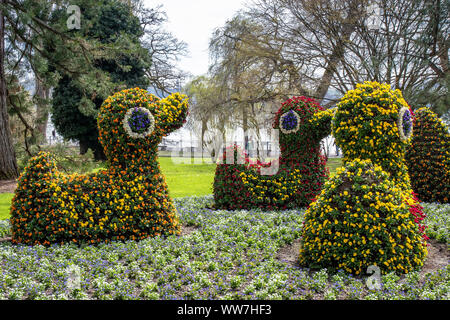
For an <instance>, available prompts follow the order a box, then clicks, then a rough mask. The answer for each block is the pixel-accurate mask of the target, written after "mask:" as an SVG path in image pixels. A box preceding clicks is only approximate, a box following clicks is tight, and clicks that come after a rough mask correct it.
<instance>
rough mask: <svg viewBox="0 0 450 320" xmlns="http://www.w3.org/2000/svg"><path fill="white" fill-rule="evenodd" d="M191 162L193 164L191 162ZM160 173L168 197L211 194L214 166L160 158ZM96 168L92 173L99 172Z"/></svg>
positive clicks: (2, 200) (6, 202)
mask: <svg viewBox="0 0 450 320" xmlns="http://www.w3.org/2000/svg"><path fill="white" fill-rule="evenodd" d="M192 161H193V162H192ZM159 163H160V166H161V171H162V172H163V173H164V175H165V176H166V181H167V184H168V186H169V192H170V195H171V196H172V197H173V198H180V197H186V196H204V195H207V194H212V183H213V180H214V171H215V168H216V165H215V164H211V163H208V162H204V163H201V160H200V159H194V160H191V159H190V158H170V157H160V158H159ZM340 166H341V159H339V158H330V159H329V160H328V163H327V167H328V168H329V169H330V174H331V176H333V175H334V174H335V172H336V168H337V167H340ZM100 169H101V168H97V169H95V170H94V171H97V170H100ZM12 197H13V194H12V193H2V194H0V220H2V219H7V218H9V208H10V203H11V199H12Z"/></svg>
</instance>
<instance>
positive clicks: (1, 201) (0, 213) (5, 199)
mask: <svg viewBox="0 0 450 320" xmlns="http://www.w3.org/2000/svg"><path fill="white" fill-rule="evenodd" d="M13 195H14V194H12V193H0V220H3V219H6V218H9V207H10V204H11V200H12V198H13Z"/></svg>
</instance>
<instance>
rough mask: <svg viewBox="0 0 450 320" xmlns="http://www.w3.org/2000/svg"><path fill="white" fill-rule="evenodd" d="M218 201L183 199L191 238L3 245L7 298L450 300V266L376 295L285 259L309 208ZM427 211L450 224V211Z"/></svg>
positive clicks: (358, 283)
mask: <svg viewBox="0 0 450 320" xmlns="http://www.w3.org/2000/svg"><path fill="white" fill-rule="evenodd" d="M212 204H213V200H212V197H201V198H200V197H191V198H182V199H175V206H176V208H177V210H178V214H179V216H180V220H181V222H182V224H183V225H184V226H190V227H196V229H194V230H195V231H193V232H192V233H190V234H188V235H185V236H182V237H178V236H170V237H167V238H163V237H155V238H148V239H145V240H142V241H126V242H112V243H109V244H104V243H102V244H99V245H95V246H94V245H89V246H84V247H80V246H76V245H73V244H65V245H62V246H59V245H57V246H51V247H44V246H39V245H38V246H33V247H32V246H25V245H13V244H11V243H0V269H1V270H2V273H1V274H0V299H174V298H175V299H183V298H186V299H208V298H211V299H448V298H449V289H450V287H449V280H450V268H449V266H448V262H447V265H446V266H443V267H440V268H438V269H433V270H432V272H431V273H430V274H428V275H426V273H423V272H412V273H410V274H408V275H407V276H397V275H395V274H392V273H390V274H387V275H384V276H382V278H381V280H382V288H381V290H369V289H368V288H367V286H366V277H362V278H359V277H354V276H351V275H349V274H346V273H345V272H343V271H338V272H336V273H332V272H330V271H326V270H321V271H318V272H312V271H310V270H308V269H306V268H299V267H298V266H297V265H292V264H290V263H286V262H285V261H282V260H280V259H279V258H278V256H279V252H280V250H281V249H282V248H285V247H286V246H287V245H289V244H292V243H293V242H294V241H295V239H297V238H298V237H299V236H300V231H301V230H300V228H299V226H301V223H302V221H303V212H304V210H300V211H299V210H288V211H271V212H262V211H260V210H258V209H253V210H251V211H234V212H231V211H223V210H218V211H213V210H211V209H208V207H211V205H212ZM424 207H425V210H427V214H428V216H429V217H433V214H432V213H431V212H430V211H433V212H435V214H436V215H437V216H439V218H433V219H434V220H436V221H437V220H439V219H440V220H439V221H440V222H439V223H441V222H442V221H446V223H447V225H448V221H449V215H448V209H449V206H442V205H437V204H433V205H430V206H427V205H426V204H424ZM445 210H447V211H445ZM427 219H428V218H427ZM434 220H433V221H434ZM428 223H429V224H430V225H432V224H433V223H432V222H430V221H428ZM0 228H1V227H0ZM430 228H432V227H430ZM446 232H447V233H448V232H449V231H448V228H447V231H446ZM297 253H298V250H295V255H297ZM70 266H72V268H77V267H78V268H79V269H80V274H81V278H80V285H81V286H80V289H79V290H78V289H72V290H68V288H67V281H68V280H69V274H68V273H67V272H66V268H69V267H70Z"/></svg>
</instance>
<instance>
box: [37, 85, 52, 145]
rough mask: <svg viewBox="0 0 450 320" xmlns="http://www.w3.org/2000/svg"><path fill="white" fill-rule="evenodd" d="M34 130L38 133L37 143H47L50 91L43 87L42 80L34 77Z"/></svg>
mask: <svg viewBox="0 0 450 320" xmlns="http://www.w3.org/2000/svg"><path fill="white" fill-rule="evenodd" d="M35 83H36V93H35V95H36V97H37V99H36V129H37V131H38V132H39V135H40V137H39V139H40V141H38V143H39V142H42V143H45V142H47V137H46V134H47V123H48V103H47V102H48V100H47V99H48V98H49V96H50V90H49V89H48V88H46V87H45V86H44V84H43V83H42V80H41V79H39V78H38V77H37V76H36V81H35Z"/></svg>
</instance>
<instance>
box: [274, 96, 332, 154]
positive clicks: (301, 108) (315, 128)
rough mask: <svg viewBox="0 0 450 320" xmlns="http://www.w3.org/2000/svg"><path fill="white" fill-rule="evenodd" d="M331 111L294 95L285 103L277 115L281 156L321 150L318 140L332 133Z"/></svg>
mask: <svg viewBox="0 0 450 320" xmlns="http://www.w3.org/2000/svg"><path fill="white" fill-rule="evenodd" d="M331 116H332V112H331V111H330V110H324V109H323V108H322V107H321V106H320V105H319V104H318V103H317V102H316V101H315V100H314V99H311V98H307V97H303V96H302V97H293V98H291V99H288V100H286V101H285V102H283V103H282V105H281V107H280V109H279V110H278V112H277V113H276V115H275V119H274V124H273V127H274V129H279V130H280V131H279V136H280V138H279V140H280V150H281V154H282V157H290V155H291V154H292V156H294V154H295V157H300V158H301V157H302V155H305V156H306V155H307V154H311V153H318V151H319V143H320V140H322V139H323V138H324V137H326V136H327V135H329V134H330V132H331V129H330V123H331Z"/></svg>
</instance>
